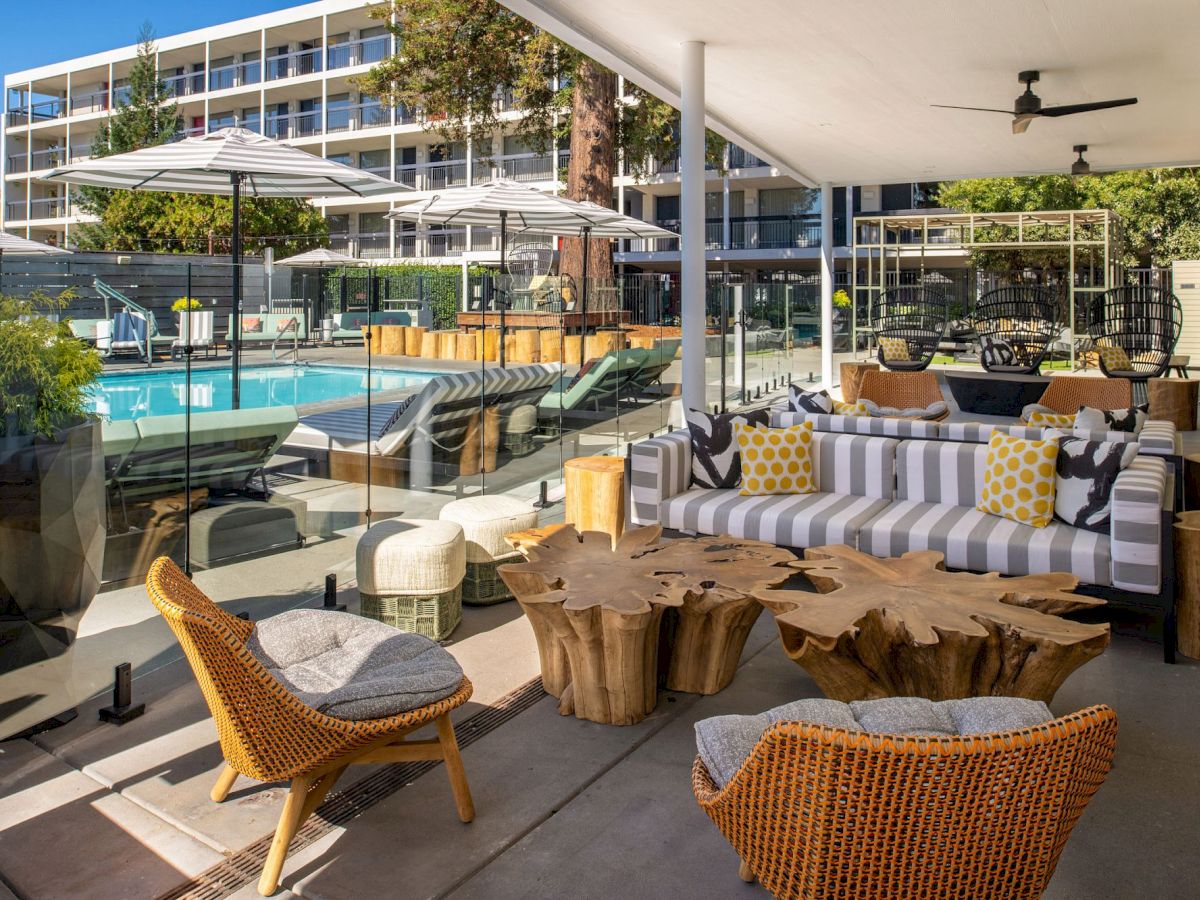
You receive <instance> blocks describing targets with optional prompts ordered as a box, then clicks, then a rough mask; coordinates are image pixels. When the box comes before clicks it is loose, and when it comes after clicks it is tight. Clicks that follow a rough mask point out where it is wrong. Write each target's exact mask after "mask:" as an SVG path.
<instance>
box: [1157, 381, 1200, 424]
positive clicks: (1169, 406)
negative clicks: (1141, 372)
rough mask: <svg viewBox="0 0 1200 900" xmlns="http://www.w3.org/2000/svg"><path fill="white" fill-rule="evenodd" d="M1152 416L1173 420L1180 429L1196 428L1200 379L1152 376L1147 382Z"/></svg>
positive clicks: (1199, 402) (1199, 398) (1199, 400)
mask: <svg viewBox="0 0 1200 900" xmlns="http://www.w3.org/2000/svg"><path fill="white" fill-rule="evenodd" d="M1146 394H1147V396H1148V397H1149V399H1150V418H1152V419H1166V420H1167V421H1168V422H1173V423H1174V424H1175V427H1176V428H1177V429H1179V430H1180V431H1195V430H1196V407H1197V405H1198V404H1200V381H1194V380H1192V379H1190V378H1151V379H1150V380H1149V381H1147V382H1146Z"/></svg>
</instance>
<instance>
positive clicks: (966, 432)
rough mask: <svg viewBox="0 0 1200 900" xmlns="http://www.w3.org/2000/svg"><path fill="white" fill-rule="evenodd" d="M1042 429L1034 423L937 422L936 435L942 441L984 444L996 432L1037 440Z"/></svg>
mask: <svg viewBox="0 0 1200 900" xmlns="http://www.w3.org/2000/svg"><path fill="white" fill-rule="evenodd" d="M1042 431H1043V429H1042V428H1040V427H1038V426H1035V425H985V424H983V423H982V422H939V423H938V435H937V436H938V437H939V438H941V439H942V440H943V441H968V442H970V443H974V444H986V443H987V442H988V441H989V440H991V437H992V435H993V434H995V433H996V432H1000V434H1009V435H1012V436H1013V437H1018V438H1025V439H1026V440H1038V439H1040V438H1041V436H1042Z"/></svg>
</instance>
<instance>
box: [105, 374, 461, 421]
mask: <svg viewBox="0 0 1200 900" xmlns="http://www.w3.org/2000/svg"><path fill="white" fill-rule="evenodd" d="M437 374H438V373H437V372H407V371H403V370H398V369H376V370H375V371H374V372H372V374H371V376H370V379H371V390H372V391H391V390H395V389H397V388H405V387H420V386H421V385H423V384H425V383H426V382H427V381H429V380H430V379H431V378H433V377H434V376H436V375H437ZM184 389H185V384H184V378H183V371H182V370H177V369H172V370H169V371H161V372H156V371H154V370H153V369H151V370H149V371H146V372H120V373H113V374H111V375H102V376H101V377H100V379H99V382H98V384H97V386H96V388H95V389H94V390H93V392H92V401H91V407H92V410H93V411H94V412H97V413H100V414H101V415H104V416H108V417H110V418H112V419H140V418H141V417H142V416H167V415H171V414H172V413H182V412H183V411H184V396H185V391H184ZM366 392H367V370H366V369H365V368H356V367H354V366H244V367H243V368H242V398H241V402H242V408H243V409H250V408H252V407H253V408H257V407H263V406H301V405H303V404H306V403H320V402H321V401H323V400H340V399H342V398H345V397H357V396H364V397H365V395H366ZM191 394H192V412H206V411H208V410H221V409H230V408H232V400H233V377H232V372H231V370H230V369H229V368H228V367H225V368H219V369H208V368H203V369H202V368H195V369H193V370H192V392H191Z"/></svg>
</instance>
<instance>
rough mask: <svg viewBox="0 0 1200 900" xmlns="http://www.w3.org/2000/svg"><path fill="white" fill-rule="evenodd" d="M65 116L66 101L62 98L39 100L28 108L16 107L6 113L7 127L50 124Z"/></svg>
mask: <svg viewBox="0 0 1200 900" xmlns="http://www.w3.org/2000/svg"><path fill="white" fill-rule="evenodd" d="M66 114H67V101H66V100H64V99H62V98H54V99H51V100H39V101H38V102H36V103H31V104H29V105H28V106H18V107H16V108H15V109H10V110H9V111H8V124H9V125H36V124H38V123H39V122H51V121H53V120H54V119H61V118H62V117H63V116H65V115H66Z"/></svg>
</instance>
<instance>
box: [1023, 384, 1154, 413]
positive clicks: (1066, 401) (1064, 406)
mask: <svg viewBox="0 0 1200 900" xmlns="http://www.w3.org/2000/svg"><path fill="white" fill-rule="evenodd" d="M1038 403H1039V404H1041V405H1042V406H1046V407H1049V408H1050V409H1052V410H1054V411H1055V412H1057V413H1060V414H1062V415H1064V416H1070V415H1074V414H1075V413H1077V412H1079V407H1081V406H1090V407H1092V408H1093V409H1128V408H1129V407H1131V406H1132V405H1133V386H1132V384H1131V383H1130V381H1129V379H1128V378H1089V377H1087V376H1085V375H1056V376H1054V377H1053V378H1051V379H1050V383H1049V384H1048V385H1046V390H1045V391H1044V392H1043V393H1042V396H1041V399H1039V400H1038Z"/></svg>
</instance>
